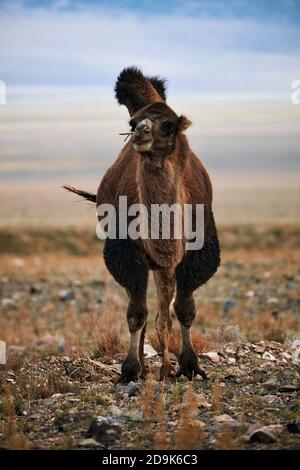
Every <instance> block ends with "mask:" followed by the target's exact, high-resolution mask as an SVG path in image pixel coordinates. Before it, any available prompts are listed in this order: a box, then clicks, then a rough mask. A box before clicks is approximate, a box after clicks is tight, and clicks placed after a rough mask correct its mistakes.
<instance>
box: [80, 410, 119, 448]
mask: <svg viewBox="0 0 300 470" xmlns="http://www.w3.org/2000/svg"><path fill="white" fill-rule="evenodd" d="M121 433H122V428H121V426H120V424H119V423H117V421H116V420H114V419H113V418H107V417H104V416H97V417H96V418H94V419H93V421H92V422H91V425H90V427H89V429H88V431H87V433H86V436H87V437H92V438H94V439H95V440H96V441H98V442H113V441H115V440H116V439H118V437H120V435H121Z"/></svg>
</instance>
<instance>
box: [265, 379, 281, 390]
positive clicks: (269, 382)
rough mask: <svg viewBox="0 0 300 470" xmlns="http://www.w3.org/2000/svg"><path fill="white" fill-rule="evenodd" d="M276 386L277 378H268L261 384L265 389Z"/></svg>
mask: <svg viewBox="0 0 300 470" xmlns="http://www.w3.org/2000/svg"><path fill="white" fill-rule="evenodd" d="M277 384H278V380H277V377H275V376H274V377H270V378H269V379H268V380H266V381H265V382H263V383H262V385H264V386H265V387H266V388H270V389H272V388H274V387H276V385H277Z"/></svg>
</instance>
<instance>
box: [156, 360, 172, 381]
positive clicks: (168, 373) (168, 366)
mask: <svg viewBox="0 0 300 470" xmlns="http://www.w3.org/2000/svg"><path fill="white" fill-rule="evenodd" d="M168 377H172V378H173V377H175V367H174V366H173V364H172V363H171V362H168V363H165V364H163V365H162V366H161V368H160V373H159V380H160V381H161V380H163V379H166V378H168Z"/></svg>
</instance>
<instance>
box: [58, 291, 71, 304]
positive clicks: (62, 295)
mask: <svg viewBox="0 0 300 470" xmlns="http://www.w3.org/2000/svg"><path fill="white" fill-rule="evenodd" d="M58 297H59V300H61V301H62V302H67V301H69V300H74V299H75V292H73V291H72V290H60V291H59V293H58Z"/></svg>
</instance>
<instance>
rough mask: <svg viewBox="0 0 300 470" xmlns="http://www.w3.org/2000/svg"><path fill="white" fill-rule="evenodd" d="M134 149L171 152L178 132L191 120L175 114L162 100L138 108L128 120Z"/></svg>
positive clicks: (141, 151) (142, 151) (185, 127)
mask: <svg viewBox="0 0 300 470" xmlns="http://www.w3.org/2000/svg"><path fill="white" fill-rule="evenodd" d="M129 124H130V127H131V131H132V132H133V134H132V137H131V139H132V142H133V146H134V149H135V150H136V151H138V152H140V153H144V152H151V153H156V152H158V153H160V154H161V153H163V154H169V153H172V151H173V149H174V145H175V142H176V137H177V135H178V133H179V132H182V131H184V130H185V129H187V127H189V125H190V124H191V122H190V121H189V120H188V119H187V118H186V117H185V116H180V117H178V116H177V114H175V113H174V111H172V109H171V108H170V107H169V106H168V105H167V104H166V103H164V102H163V101H159V102H156V103H151V104H149V105H148V106H145V107H144V108H142V109H140V110H139V111H138V112H137V113H136V114H134V116H132V117H131V119H130V121H129Z"/></svg>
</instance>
